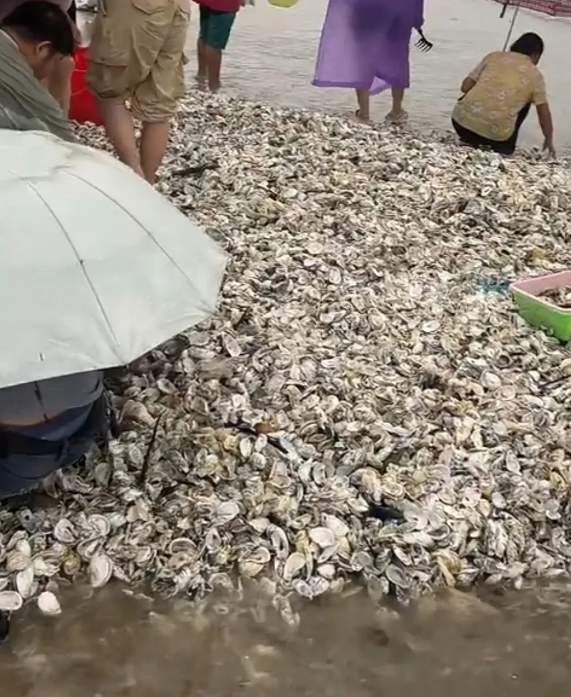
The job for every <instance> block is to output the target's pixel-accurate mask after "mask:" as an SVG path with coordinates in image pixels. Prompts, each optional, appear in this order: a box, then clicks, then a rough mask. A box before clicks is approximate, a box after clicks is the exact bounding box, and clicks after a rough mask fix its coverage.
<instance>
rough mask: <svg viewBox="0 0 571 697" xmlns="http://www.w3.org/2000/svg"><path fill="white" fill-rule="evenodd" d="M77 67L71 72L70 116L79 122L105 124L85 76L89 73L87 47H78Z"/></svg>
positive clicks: (75, 58) (76, 54) (75, 57)
mask: <svg viewBox="0 0 571 697" xmlns="http://www.w3.org/2000/svg"><path fill="white" fill-rule="evenodd" d="M73 58H74V60H75V69H74V71H73V73H72V74H71V101H70V104H69V118H70V119H73V121H79V123H85V122H86V121H90V122H91V123H94V124H95V125H97V126H102V125H103V120H102V118H101V116H100V115H99V111H98V109H97V102H96V101H95V97H94V96H93V95H92V94H91V92H90V91H89V87H88V86H87V81H86V79H85V76H86V74H87V66H88V58H87V48H78V49H77V50H76V52H75V55H74V57H73Z"/></svg>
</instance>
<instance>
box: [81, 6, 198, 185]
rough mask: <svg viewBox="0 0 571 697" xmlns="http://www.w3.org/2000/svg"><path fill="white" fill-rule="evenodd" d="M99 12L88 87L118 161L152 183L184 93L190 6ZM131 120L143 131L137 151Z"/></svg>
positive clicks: (103, 8)
mask: <svg viewBox="0 0 571 697" xmlns="http://www.w3.org/2000/svg"><path fill="white" fill-rule="evenodd" d="M99 9H100V11H99V13H98V16H97V19H96V21H95V27H94V33H93V39H92V42H91V47H90V51H89V69H88V74H87V81H88V84H89V86H90V87H91V89H92V91H93V93H94V94H95V96H96V98H97V100H98V103H99V108H100V112H101V116H102V118H103V121H104V123H105V129H106V131H107V136H108V137H109V140H110V141H111V143H112V144H113V146H114V148H115V150H116V152H117V155H118V156H119V158H120V159H121V160H122V161H123V162H124V163H125V164H127V165H129V166H130V167H131V168H132V169H134V170H135V171H136V172H137V173H138V174H140V175H141V176H143V177H145V178H146V179H147V181H149V182H150V183H153V182H154V181H155V177H156V172H157V169H158V168H159V166H160V164H161V162H162V160H163V157H164V155H165V152H166V148H167V144H168V136H169V125H170V119H171V117H172V115H173V114H174V112H175V111H176V107H177V102H178V99H179V98H180V97H181V96H182V95H183V93H184V75H183V61H184V56H183V51H184V45H185V42H186V35H187V31H188V24H189V21H190V0H100V2H99ZM127 101H129V102H130V107H131V111H129V110H128V109H127V105H126V103H127ZM133 119H138V120H140V121H141V122H142V125H143V126H142V134H141V141H140V144H139V145H137V139H136V135H135V125H134V120H133Z"/></svg>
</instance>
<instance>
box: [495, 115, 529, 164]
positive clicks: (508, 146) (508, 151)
mask: <svg viewBox="0 0 571 697" xmlns="http://www.w3.org/2000/svg"><path fill="white" fill-rule="evenodd" d="M530 108H531V103H530V104H526V105H525V106H524V107H523V109H522V110H521V111H520V112H519V114H518V115H517V119H516V122H515V128H514V132H513V133H512V135H511V137H510V138H508V140H506V141H505V143H503V144H502V145H503V149H502V150H501V151H499V152H502V154H504V155H513V153H514V152H515V149H516V145H517V139H518V137H519V131H520V129H521V127H522V126H523V122H524V121H525V120H526V118H527V115H528V114H529V110H530Z"/></svg>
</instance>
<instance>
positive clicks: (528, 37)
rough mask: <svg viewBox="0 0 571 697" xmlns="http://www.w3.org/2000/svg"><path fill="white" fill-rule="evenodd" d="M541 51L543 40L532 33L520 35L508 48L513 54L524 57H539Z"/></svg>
mask: <svg viewBox="0 0 571 697" xmlns="http://www.w3.org/2000/svg"><path fill="white" fill-rule="evenodd" d="M543 49H544V45H543V39H542V38H541V36H539V35H538V34H534V33H533V32H528V33H527V34H522V36H520V37H519V39H518V40H517V41H515V42H514V43H513V44H512V45H511V47H510V51H513V53H523V55H524V56H541V55H542V53H543Z"/></svg>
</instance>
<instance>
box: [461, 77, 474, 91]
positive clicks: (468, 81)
mask: <svg viewBox="0 0 571 697" xmlns="http://www.w3.org/2000/svg"><path fill="white" fill-rule="evenodd" d="M476 82H477V80H474V78H472V77H465V78H464V80H463V81H462V84H461V85H460V90H461V92H462V94H468V92H469V91H470V90H471V89H472V88H473V87H475V86H476Z"/></svg>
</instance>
